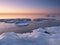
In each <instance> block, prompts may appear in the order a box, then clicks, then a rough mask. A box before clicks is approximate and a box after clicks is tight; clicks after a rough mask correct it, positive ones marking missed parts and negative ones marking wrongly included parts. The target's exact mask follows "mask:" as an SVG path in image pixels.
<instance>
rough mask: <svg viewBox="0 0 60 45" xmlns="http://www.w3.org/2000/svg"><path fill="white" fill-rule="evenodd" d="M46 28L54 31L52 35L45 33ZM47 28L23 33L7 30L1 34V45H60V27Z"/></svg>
mask: <svg viewBox="0 0 60 45" xmlns="http://www.w3.org/2000/svg"><path fill="white" fill-rule="evenodd" d="M42 30H43V31H42ZM45 30H47V31H48V30H49V32H52V35H50V34H46V33H44V32H45ZM45 30H44V29H42V28H38V29H35V30H33V32H32V33H23V34H18V33H14V32H6V33H3V34H1V35H0V45H60V33H58V31H59V30H60V27H50V28H47V29H45ZM52 30H53V31H52ZM54 30H56V31H57V30H58V31H57V32H56V31H55V32H54ZM53 32H54V33H53Z"/></svg>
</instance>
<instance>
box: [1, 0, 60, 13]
mask: <svg viewBox="0 0 60 45" xmlns="http://www.w3.org/2000/svg"><path fill="white" fill-rule="evenodd" d="M0 13H60V0H0Z"/></svg>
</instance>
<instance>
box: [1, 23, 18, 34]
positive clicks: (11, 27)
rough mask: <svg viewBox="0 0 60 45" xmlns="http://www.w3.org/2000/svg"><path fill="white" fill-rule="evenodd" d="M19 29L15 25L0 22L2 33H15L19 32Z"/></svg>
mask: <svg viewBox="0 0 60 45" xmlns="http://www.w3.org/2000/svg"><path fill="white" fill-rule="evenodd" d="M18 29H19V27H17V26H16V25H15V24H14V23H12V24H11V23H1V22H0V33H1V32H6V31H15V30H18Z"/></svg>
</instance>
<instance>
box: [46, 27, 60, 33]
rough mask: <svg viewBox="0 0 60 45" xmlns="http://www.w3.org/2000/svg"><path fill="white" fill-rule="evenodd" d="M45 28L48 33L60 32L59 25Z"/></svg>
mask: <svg viewBox="0 0 60 45" xmlns="http://www.w3.org/2000/svg"><path fill="white" fill-rule="evenodd" d="M46 30H47V31H48V32H50V33H60V26H57V27H47V28H46Z"/></svg>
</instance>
